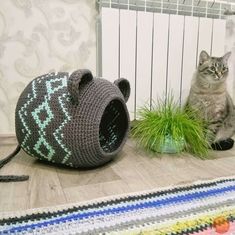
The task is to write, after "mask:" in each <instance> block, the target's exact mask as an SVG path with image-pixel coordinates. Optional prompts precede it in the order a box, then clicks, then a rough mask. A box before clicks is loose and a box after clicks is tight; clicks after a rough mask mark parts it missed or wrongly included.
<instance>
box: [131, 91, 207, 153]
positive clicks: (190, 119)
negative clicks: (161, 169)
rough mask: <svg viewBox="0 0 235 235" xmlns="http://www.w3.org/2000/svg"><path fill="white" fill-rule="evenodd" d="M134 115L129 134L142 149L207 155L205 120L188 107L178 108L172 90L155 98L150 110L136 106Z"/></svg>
mask: <svg viewBox="0 0 235 235" xmlns="http://www.w3.org/2000/svg"><path fill="white" fill-rule="evenodd" d="M138 117H139V120H138V121H136V122H135V123H134V124H133V126H132V129H131V135H132V137H133V138H134V139H136V141H137V144H138V145H140V146H141V147H143V148H144V149H145V150H148V151H152V152H157V153H180V152H182V151H186V152H189V153H192V154H193V155H196V156H198V157H200V158H207V156H208V152H209V151H208V150H209V148H210V147H209V146H210V145H209V142H208V141H207V140H206V137H205V136H206V128H205V123H204V122H203V120H202V119H200V118H199V116H198V115H197V114H196V112H195V111H193V110H192V109H190V108H189V107H187V108H181V106H180V105H179V103H178V102H175V101H174V97H173V95H172V94H170V95H169V96H168V97H167V99H166V100H161V99H159V100H158V101H157V102H156V103H154V104H153V107H152V109H151V110H150V109H149V108H148V107H147V106H144V107H142V108H140V109H139V111H138Z"/></svg>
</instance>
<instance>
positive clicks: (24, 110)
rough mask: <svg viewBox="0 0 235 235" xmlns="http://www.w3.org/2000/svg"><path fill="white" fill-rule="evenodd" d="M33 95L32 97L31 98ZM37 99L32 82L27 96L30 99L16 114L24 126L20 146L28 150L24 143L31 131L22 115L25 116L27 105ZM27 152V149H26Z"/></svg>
mask: <svg viewBox="0 0 235 235" xmlns="http://www.w3.org/2000/svg"><path fill="white" fill-rule="evenodd" d="M32 95H33V96H32ZM36 97H37V94H36V92H35V81H33V82H32V93H29V94H28V98H30V99H29V100H28V101H27V102H26V103H25V104H24V105H23V106H22V107H21V109H20V110H19V112H18V114H19V116H20V120H21V122H22V124H23V126H24V129H22V132H23V133H24V132H26V134H25V138H24V140H23V142H22V144H21V146H22V147H23V148H25V149H28V148H29V147H28V146H27V145H26V142H27V140H28V138H29V136H30V135H31V133H32V132H31V130H30V129H29V127H28V126H27V124H26V121H25V119H24V115H25V116H27V106H29V104H30V103H31V102H32V101H33V100H34V99H35V98H36ZM28 150H29V149H28Z"/></svg>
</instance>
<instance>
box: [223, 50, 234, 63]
mask: <svg viewBox="0 0 235 235" xmlns="http://www.w3.org/2000/svg"><path fill="white" fill-rule="evenodd" d="M231 54H232V53H231V51H229V52H227V53H226V54H225V55H224V56H223V57H222V60H223V62H224V63H225V64H227V62H228V59H229V57H230V56H231Z"/></svg>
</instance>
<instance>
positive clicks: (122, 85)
mask: <svg viewBox="0 0 235 235" xmlns="http://www.w3.org/2000/svg"><path fill="white" fill-rule="evenodd" d="M114 84H115V85H116V86H117V87H118V88H119V89H120V91H121V92H122V94H123V96H124V99H125V102H127V101H128V99H129V96H130V92H131V88H130V83H129V81H128V80H127V79H125V78H119V79H117V80H115V81H114Z"/></svg>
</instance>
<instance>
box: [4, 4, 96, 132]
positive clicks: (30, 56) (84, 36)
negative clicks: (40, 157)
mask: <svg viewBox="0 0 235 235" xmlns="http://www.w3.org/2000/svg"><path fill="white" fill-rule="evenodd" d="M96 16H97V10H96V7H95V0H1V1H0V134H7V133H14V111H15V106H16V103H17V100H18V97H19V95H20V93H21V91H22V90H23V89H24V87H25V86H26V85H27V84H28V83H29V82H30V81H31V80H32V79H33V78H34V77H36V76H38V75H40V74H44V73H48V72H51V71H54V70H55V71H69V72H72V71H73V70H75V69H77V68H89V69H91V70H92V71H93V74H95V73H96V29H95V23H96Z"/></svg>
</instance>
